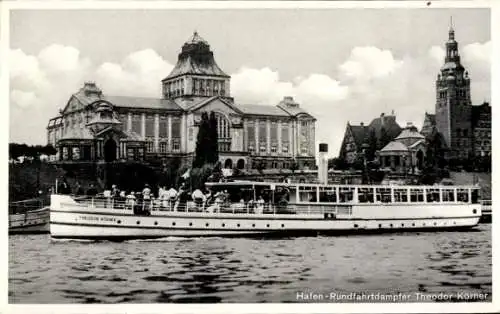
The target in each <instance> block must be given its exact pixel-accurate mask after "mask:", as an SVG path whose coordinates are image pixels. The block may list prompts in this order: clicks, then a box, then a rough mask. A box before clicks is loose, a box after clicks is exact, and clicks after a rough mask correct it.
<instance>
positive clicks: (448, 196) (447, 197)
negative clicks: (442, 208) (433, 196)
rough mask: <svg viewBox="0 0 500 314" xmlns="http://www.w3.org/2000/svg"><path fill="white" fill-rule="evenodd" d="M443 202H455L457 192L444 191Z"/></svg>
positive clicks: (451, 190)
mask: <svg viewBox="0 0 500 314" xmlns="http://www.w3.org/2000/svg"><path fill="white" fill-rule="evenodd" d="M441 193H442V197H443V202H454V201H455V190H453V189H443V190H442V191H441Z"/></svg>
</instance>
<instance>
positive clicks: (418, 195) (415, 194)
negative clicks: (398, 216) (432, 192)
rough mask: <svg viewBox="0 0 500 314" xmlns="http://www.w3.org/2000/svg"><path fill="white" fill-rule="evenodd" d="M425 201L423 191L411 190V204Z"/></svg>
mask: <svg viewBox="0 0 500 314" xmlns="http://www.w3.org/2000/svg"><path fill="white" fill-rule="evenodd" d="M423 201H424V190H423V189H410V202H412V203H417V202H423Z"/></svg>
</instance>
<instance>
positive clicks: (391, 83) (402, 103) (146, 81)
mask: <svg viewBox="0 0 500 314" xmlns="http://www.w3.org/2000/svg"><path fill="white" fill-rule="evenodd" d="M461 53H462V60H463V64H464V66H465V67H466V68H467V70H469V73H470V75H471V79H472V87H471V89H472V97H473V103H474V104H477V103H478V102H479V101H482V100H483V98H486V99H489V97H490V77H491V74H490V62H491V42H486V43H474V44H469V45H466V46H464V47H463V48H461ZM443 62H444V50H443V48H442V47H438V46H434V47H431V48H430V49H429V50H427V51H425V52H424V53H422V54H421V55H416V56H415V55H412V56H397V55H395V54H394V53H393V52H392V51H390V50H384V49H380V48H378V47H354V48H353V49H352V50H351V52H350V54H349V56H348V57H347V58H346V59H345V60H344V62H341V63H340V65H339V66H338V67H337V71H336V72H333V73H309V74H306V75H303V76H300V77H295V78H293V79H289V80H286V79H283V78H282V77H281V76H280V71H279V70H277V69H272V68H270V67H263V68H252V67H249V66H246V67H245V66H243V67H241V68H239V69H238V70H237V71H236V72H235V73H233V74H232V75H231V76H232V79H231V94H232V96H233V97H234V98H235V100H236V102H237V104H245V103H254V104H267V105H276V104H277V103H278V102H279V101H280V100H282V99H283V97H284V96H293V97H294V98H295V99H296V100H297V101H298V102H299V103H300V106H301V107H302V108H304V109H305V110H307V111H309V112H310V113H311V114H312V115H314V116H315V117H316V118H317V119H318V120H317V124H316V140H317V142H326V143H328V144H330V154H331V155H332V156H333V155H337V154H338V149H339V148H340V144H341V141H342V139H343V136H344V131H345V126H346V123H347V121H350V123H351V124H359V123H360V122H364V123H369V122H370V121H371V120H372V119H373V118H375V117H378V116H379V115H380V114H381V113H382V112H384V113H390V112H391V111H392V110H394V111H395V114H396V117H397V120H398V122H399V124H400V125H401V126H404V125H406V122H413V123H414V124H415V125H417V126H421V124H422V121H423V117H424V112H425V111H427V112H433V111H434V105H435V90H434V89H435V79H436V76H437V74H438V72H439V68H440V66H441V65H442V64H443ZM172 64H173V63H172V62H170V61H169V60H165V59H163V58H162V57H161V56H160V55H158V53H157V52H156V51H154V50H152V49H144V50H140V51H136V52H132V53H130V54H129V55H128V56H126V57H125V58H123V59H122V60H108V61H107V62H103V63H101V64H98V65H94V64H93V63H92V62H91V60H90V59H88V58H85V57H84V56H82V55H81V53H80V52H79V51H78V49H76V48H74V47H68V46H62V45H51V46H48V47H46V48H45V49H42V50H41V51H40V53H38V54H36V55H28V54H26V53H25V52H23V51H22V50H19V49H16V50H11V51H10V55H9V65H10V71H11V72H10V78H11V93H10V100H11V104H10V118H11V140H12V141H18V142H30V143H44V142H45V141H46V138H45V132H44V130H45V127H46V124H47V122H48V119H49V118H51V117H53V116H54V115H56V114H57V111H58V109H59V108H63V107H64V105H65V104H66V102H67V100H68V99H69V97H70V95H71V94H72V93H75V92H76V91H78V89H79V88H80V87H81V86H82V85H83V82H84V81H85V80H93V81H95V82H96V83H97V84H98V86H99V87H100V88H101V89H102V90H103V92H104V93H105V94H108V95H124V96H144V97H161V83H160V82H161V80H162V79H163V78H164V77H165V76H166V75H168V73H169V72H170V71H171V70H172V68H173V65H172ZM28 115H29V116H36V117H37V119H26V116H28ZM27 120H29V121H27ZM18 125H23V127H22V128H19V127H18Z"/></svg>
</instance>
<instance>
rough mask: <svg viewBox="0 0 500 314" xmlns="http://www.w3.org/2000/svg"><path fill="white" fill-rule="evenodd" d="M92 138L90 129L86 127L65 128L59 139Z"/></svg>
mask: <svg viewBox="0 0 500 314" xmlns="http://www.w3.org/2000/svg"><path fill="white" fill-rule="evenodd" d="M75 139H78V140H82V139H83V140H93V139H94V136H93V135H92V133H90V130H89V129H88V128H85V127H84V128H80V127H76V128H71V129H67V131H66V133H65V134H64V135H63V137H61V139H60V140H75Z"/></svg>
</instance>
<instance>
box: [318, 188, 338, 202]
mask: <svg viewBox="0 0 500 314" xmlns="http://www.w3.org/2000/svg"><path fill="white" fill-rule="evenodd" d="M336 191H337V188H336V187H326V186H320V187H319V201H320V202H323V203H336V202H337V193H336Z"/></svg>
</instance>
